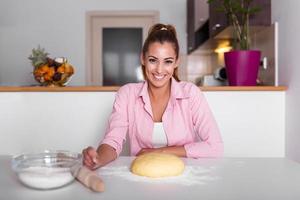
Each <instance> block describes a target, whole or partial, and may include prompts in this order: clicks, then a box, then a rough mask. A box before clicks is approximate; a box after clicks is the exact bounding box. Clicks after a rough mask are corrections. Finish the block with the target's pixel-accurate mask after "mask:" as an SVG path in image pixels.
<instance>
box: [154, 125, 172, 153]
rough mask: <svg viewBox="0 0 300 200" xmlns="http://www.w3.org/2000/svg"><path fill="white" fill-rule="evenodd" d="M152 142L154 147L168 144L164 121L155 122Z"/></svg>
mask: <svg viewBox="0 0 300 200" xmlns="http://www.w3.org/2000/svg"><path fill="white" fill-rule="evenodd" d="M152 144H153V147H154V148H159V147H165V146H167V145H168V140H167V136H166V133H165V130H164V127H163V123H162V122H155V123H154V127H153V135H152Z"/></svg>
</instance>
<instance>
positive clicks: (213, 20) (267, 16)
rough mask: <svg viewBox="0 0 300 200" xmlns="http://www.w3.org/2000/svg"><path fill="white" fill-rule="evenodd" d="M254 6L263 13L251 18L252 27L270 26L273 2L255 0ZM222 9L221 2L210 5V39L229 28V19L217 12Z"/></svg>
mask: <svg viewBox="0 0 300 200" xmlns="http://www.w3.org/2000/svg"><path fill="white" fill-rule="evenodd" d="M252 5H257V6H259V7H260V8H261V11H259V12H258V13H256V14H255V15H252V16H250V19H249V23H250V25H251V26H269V25H271V0H253V2H252ZM218 7H220V1H214V2H212V3H210V4H209V32H210V37H214V36H215V35H217V34H218V33H220V32H221V31H222V30H224V29H225V28H226V27H228V26H229V22H228V19H227V17H226V15H225V14H224V13H223V12H220V11H217V10H216V9H217V8H218Z"/></svg>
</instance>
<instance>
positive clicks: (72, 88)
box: [0, 86, 287, 92]
mask: <svg viewBox="0 0 300 200" xmlns="http://www.w3.org/2000/svg"><path fill="white" fill-rule="evenodd" d="M199 88H200V89H201V90H202V91H286V90H287V87H286V86H247V87H246V86H244V87H232V86H203V87H199ZM118 89H119V87H117V86H67V87H41V86H36V87H33V86H32V87H29V86H0V92H109V91H117V90H118Z"/></svg>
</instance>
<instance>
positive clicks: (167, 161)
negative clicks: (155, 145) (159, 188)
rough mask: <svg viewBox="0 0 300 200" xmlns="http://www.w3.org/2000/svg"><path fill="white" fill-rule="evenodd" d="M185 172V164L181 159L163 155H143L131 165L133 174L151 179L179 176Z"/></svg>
mask: <svg viewBox="0 0 300 200" xmlns="http://www.w3.org/2000/svg"><path fill="white" fill-rule="evenodd" d="M183 170H184V163H183V161H182V160H181V159H180V158H178V157H177V156H175V155H171V154H163V153H147V154H143V155H141V156H138V157H137V158H136V159H135V160H134V161H133V162H132V164H131V172H132V173H134V174H136V175H139V176H147V177H151V178H160V177H168V176H178V175H180V174H182V172H183Z"/></svg>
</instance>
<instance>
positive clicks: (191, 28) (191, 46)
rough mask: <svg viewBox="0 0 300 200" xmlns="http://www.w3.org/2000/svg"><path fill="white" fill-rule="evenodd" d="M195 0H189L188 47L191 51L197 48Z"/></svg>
mask: <svg viewBox="0 0 300 200" xmlns="http://www.w3.org/2000/svg"><path fill="white" fill-rule="evenodd" d="M194 7H195V1H194V0H187V43H188V44H187V45H188V46H187V49H188V52H191V51H192V50H193V49H194V48H195V31H194V30H195V28H194V25H195V18H194V16H195V9H194Z"/></svg>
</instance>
